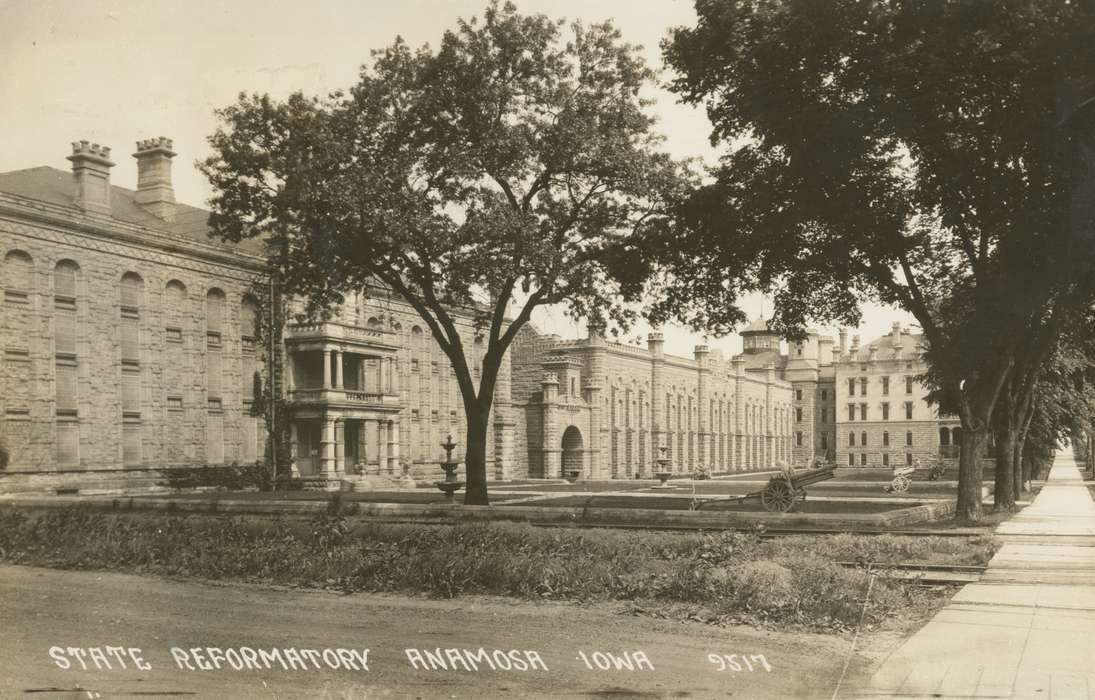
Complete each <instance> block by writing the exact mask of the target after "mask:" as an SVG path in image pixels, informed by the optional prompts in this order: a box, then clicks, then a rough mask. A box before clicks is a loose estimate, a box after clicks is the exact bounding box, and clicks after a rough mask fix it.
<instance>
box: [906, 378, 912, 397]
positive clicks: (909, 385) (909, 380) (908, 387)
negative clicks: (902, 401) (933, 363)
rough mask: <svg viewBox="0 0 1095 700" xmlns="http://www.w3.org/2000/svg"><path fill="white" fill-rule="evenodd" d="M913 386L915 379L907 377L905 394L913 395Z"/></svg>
mask: <svg viewBox="0 0 1095 700" xmlns="http://www.w3.org/2000/svg"><path fill="white" fill-rule="evenodd" d="M912 384H913V378H912V377H905V393H906V394H911V393H912Z"/></svg>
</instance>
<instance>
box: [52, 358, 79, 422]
mask: <svg viewBox="0 0 1095 700" xmlns="http://www.w3.org/2000/svg"><path fill="white" fill-rule="evenodd" d="M78 381H79V378H78V373H77V367H76V360H73V359H62V358H58V359H57V394H56V398H57V415H59V416H69V417H75V416H76V414H77V408H78V404H77V395H76V394H77V391H76V387H77V383H78Z"/></svg>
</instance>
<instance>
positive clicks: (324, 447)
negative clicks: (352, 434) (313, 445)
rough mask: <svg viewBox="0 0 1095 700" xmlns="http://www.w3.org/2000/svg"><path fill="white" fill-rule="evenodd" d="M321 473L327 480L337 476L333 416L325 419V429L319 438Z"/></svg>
mask: <svg viewBox="0 0 1095 700" xmlns="http://www.w3.org/2000/svg"><path fill="white" fill-rule="evenodd" d="M319 444H320V461H319V465H320V467H319V473H320V476H323V477H325V478H328V479H330V478H333V477H334V475H335V421H334V418H332V417H331V416H324V417H323V428H322V432H321V433H320V438H319Z"/></svg>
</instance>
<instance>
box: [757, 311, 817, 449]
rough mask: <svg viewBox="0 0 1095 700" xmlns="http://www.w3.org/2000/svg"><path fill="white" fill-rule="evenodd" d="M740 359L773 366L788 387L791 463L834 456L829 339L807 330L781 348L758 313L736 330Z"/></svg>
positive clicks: (778, 338)
mask: <svg viewBox="0 0 1095 700" xmlns="http://www.w3.org/2000/svg"><path fill="white" fill-rule="evenodd" d="M741 338H742V352H741V354H740V355H738V356H737V357H736V358H735V359H739V360H740V361H742V362H743V363H745V366H746V368H747V369H754V370H756V369H761V368H764V367H769V366H771V367H773V368H774V369H775V371H776V374H777V376H778V377H779V378H780V379H782V380H784V381H786V382H788V383H789V384H790V385H791V390H792V405H791V412H792V416H791V421H792V426H791V431H792V443H791V463H792V464H796V465H806V464H809V463H810V462H811V461H812V460H813V459H814V458H815V457H821V458H822V459H825V460H832V459H833V458H834V456H835V451H836V444H835V440H834V439H835V435H836V433H835V430H836V415H835V414H836V403H835V400H836V392H835V390H834V384H833V382H834V378H833V377H834V374H833V372H834V366H833V339H832V338H829V337H824V336H821V335H819V334H818V333H817V331H813V330H811V331H808V332H807V334H806V338H805V339H804V340H802V341H801V342H796V343H790V344H789V346H788V353H787V354H783V352H782V351H781V342H780V337H779V334H777V333H775V332H773V331H771V330H770V329H769V328H768V323H767V322H766V321H764V319H757V320H755V321H753V322H752V323H750V324H749V325H748V326H746V327H745V329H744V330H743V331H742V332H741Z"/></svg>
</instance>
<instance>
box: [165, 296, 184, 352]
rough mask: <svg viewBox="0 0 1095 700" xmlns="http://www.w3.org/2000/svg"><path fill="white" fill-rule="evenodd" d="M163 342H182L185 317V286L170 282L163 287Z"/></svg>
mask: <svg viewBox="0 0 1095 700" xmlns="http://www.w3.org/2000/svg"><path fill="white" fill-rule="evenodd" d="M163 302H164V303H163V306H164V340H166V341H167V342H169V343H181V342H183V319H184V318H185V317H186V316H185V312H186V285H185V284H183V283H182V282H180V281H178V280H171V281H170V282H168V283H167V286H166V287H164V300H163Z"/></svg>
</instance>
